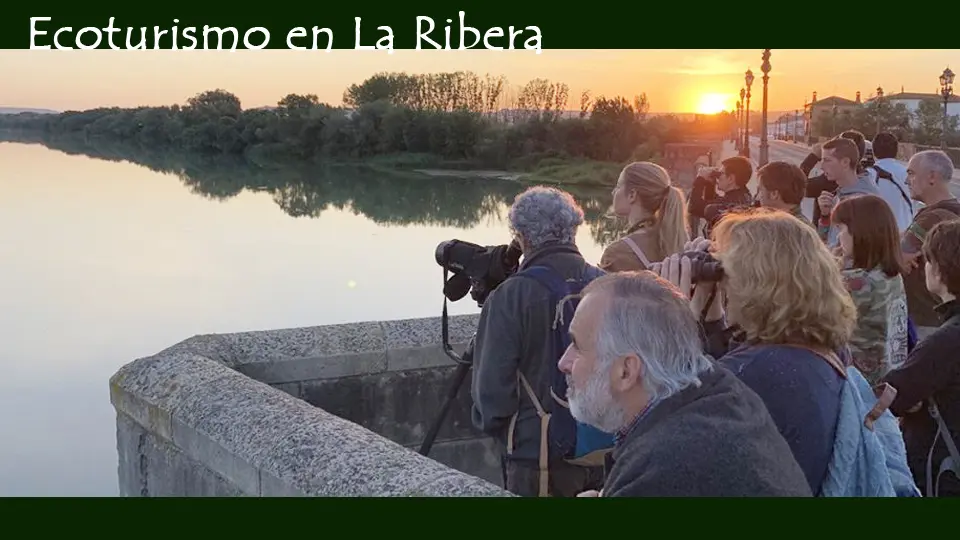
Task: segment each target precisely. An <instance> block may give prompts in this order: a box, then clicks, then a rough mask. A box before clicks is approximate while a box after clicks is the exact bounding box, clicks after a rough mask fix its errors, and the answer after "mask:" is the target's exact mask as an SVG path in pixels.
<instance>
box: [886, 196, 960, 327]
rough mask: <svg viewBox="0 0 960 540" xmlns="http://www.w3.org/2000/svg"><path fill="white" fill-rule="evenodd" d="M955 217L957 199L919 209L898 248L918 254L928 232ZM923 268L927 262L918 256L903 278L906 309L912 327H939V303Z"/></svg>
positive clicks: (958, 212)
mask: <svg viewBox="0 0 960 540" xmlns="http://www.w3.org/2000/svg"><path fill="white" fill-rule="evenodd" d="M958 217H960V201H958V200H957V199H947V200H945V201H940V202H938V203H936V204H931V205H930V206H926V207H924V208H922V209H921V210H920V211H919V212H917V214H916V215H915V216H914V217H913V222H912V223H910V226H909V227H907V230H906V231H904V233H903V238H902V240H901V245H900V248H901V249H902V250H903V252H904V253H917V252H919V251H920V250H921V248H922V247H923V241H924V239H925V238H926V236H927V232H929V231H930V229H933V227H934V226H935V225H936V224H937V223H939V222H941V221H944V220H952V219H956V218H958ZM925 265H926V260H925V259H924V257H923V255H921V256H920V258H919V259H918V260H917V265H916V266H915V267H914V268H913V270H911V271H910V273H908V274H904V276H903V287H904V289H905V290H906V293H907V309H908V310H909V315H910V319H911V320H912V321H913V324H915V325H917V326H928V327H929V326H939V325H940V323H941V322H942V321H941V320H940V316H939V315H938V314H937V310H936V307H937V304H939V303H940V299H939V298H937V297H936V296H935V295H934V294H933V293H931V292H930V291H928V290H927V278H926V273H925V271H924V266H925Z"/></svg>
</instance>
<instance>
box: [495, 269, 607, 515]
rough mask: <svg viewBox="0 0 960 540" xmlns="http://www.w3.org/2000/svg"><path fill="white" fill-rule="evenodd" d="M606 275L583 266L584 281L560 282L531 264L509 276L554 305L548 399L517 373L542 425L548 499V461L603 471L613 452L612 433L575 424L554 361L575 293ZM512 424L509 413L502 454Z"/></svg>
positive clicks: (564, 342) (565, 340)
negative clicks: (541, 290) (543, 292)
mask: <svg viewBox="0 0 960 540" xmlns="http://www.w3.org/2000/svg"><path fill="white" fill-rule="evenodd" d="M604 274H605V272H604V271H603V270H601V269H599V268H597V267H595V266H592V265H590V264H587V265H586V267H585V268H584V272H583V277H582V278H581V279H579V280H576V279H571V280H565V279H564V278H563V277H562V276H560V275H558V274H557V273H556V272H555V271H554V270H552V269H550V268H548V267H546V266H531V267H529V268H525V269H524V270H521V271H520V272H517V273H516V274H514V276H513V278H526V279H533V280H535V281H537V282H538V283H540V285H542V286H543V287H545V288H546V289H547V290H548V291H550V302H552V305H553V306H555V311H554V321H553V327H552V332H551V338H552V339H549V340H548V341H547V343H548V345H547V346H548V347H550V350H551V354H550V356H549V357H550V358H552V359H554V360H553V364H552V366H551V368H552V369H551V378H550V399H545V400H544V401H543V402H541V401H540V400H539V399H538V398H537V394H536V392H534V390H533V387H532V386H531V385H530V383H529V381H527V379H526V377H524V376H523V374H522V373H520V374H519V379H520V384H521V386H522V388H523V393H525V394H526V396H527V398H528V399H529V400H530V401H532V402H533V405H534V407H535V408H536V410H537V416H539V417H540V422H541V430H540V433H541V438H540V459H539V469H540V493H539V496H541V497H546V496H547V495H548V487H549V476H548V466H549V463H550V462H551V461H552V460H555V459H558V458H559V459H563V460H565V461H566V462H568V463H570V464H571V465H577V466H582V467H602V466H603V465H604V461H605V458H606V455H607V454H608V453H609V452H610V451H611V450H612V449H613V446H614V435H613V434H611V433H605V432H603V431H601V430H599V429H597V428H595V427H593V426H591V425H589V424H585V423H582V422H578V421H577V420H576V419H575V418H574V417H573V415H572V414H571V413H570V405H569V404H568V403H567V401H566V395H567V378H566V375H565V374H564V373H563V372H562V371H560V368H559V366H558V363H559V361H560V357H562V356H563V354H564V352H565V351H566V350H567V347H568V346H569V345H570V333H569V328H570V320H571V319H573V314H574V311H575V310H576V308H577V304H578V303H579V298H578V297H576V296H572V295H579V294H580V292H581V291H582V290H583V288H584V287H585V286H586V285H587V284H588V283H590V282H591V281H593V280H594V279H596V278H598V277H600V276H602V275H604ZM516 420H517V415H514V416H513V418H512V419H511V421H510V427H509V432H508V433H509V435H508V442H507V453H508V454H509V453H511V451H512V446H513V445H512V440H513V430H514V426H515V423H516Z"/></svg>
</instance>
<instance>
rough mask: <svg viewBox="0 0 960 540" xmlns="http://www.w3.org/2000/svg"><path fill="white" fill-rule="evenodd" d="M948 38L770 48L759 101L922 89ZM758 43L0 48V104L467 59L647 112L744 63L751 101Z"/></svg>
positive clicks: (58, 106)
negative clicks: (640, 99)
mask: <svg viewBox="0 0 960 540" xmlns="http://www.w3.org/2000/svg"><path fill="white" fill-rule="evenodd" d="M958 51H960V50H957V49H953V50H950V49H933V50H931V49H927V50H917V49H893V50H891V49H879V50H825V49H773V50H772V57H771V60H770V62H771V64H772V70H771V72H770V83H769V90H768V102H769V109H770V110H774V111H778V110H791V109H802V107H803V104H804V100H807V99H809V98H810V96H811V94H812V93H813V92H814V91H816V92H817V93H818V98H820V99H822V98H825V97H828V96H831V95H840V96H844V97H848V98H850V99H853V98H854V95H855V94H856V92H857V91H860V92H861V94H862V96H863V98H864V99H866V98H868V97H870V96H872V95H873V94H874V93H875V91H876V88H877V86H878V85H879V86H881V87H883V89H884V92H885V93H886V94H891V93H894V92H899V91H900V89H901V87H902V88H903V89H904V90H905V91H907V92H934V91H936V90H937V88H938V85H939V83H938V77H939V76H940V73H941V72H942V71H943V69H944V68H945V67H947V66H948V65H950V63H951V61H954V66H955V69H956V66H960V62H956V60H958V59H960V54H958ZM762 52H763V51H762V49H749V50H732V49H629V50H590V49H583V50H579V49H577V50H570V49H567V50H557V49H546V50H543V51H542V52H541V54H535V52H534V51H527V50H515V51H494V50H465V51H458V50H450V51H442V50H433V51H427V50H420V51H415V50H396V51H393V54H387V52H386V51H356V50H332V51H329V52H328V51H324V50H318V51H293V50H257V51H232V52H231V51H213V50H210V51H195V50H194V51H183V50H156V51H154V50H139V51H134V50H120V51H113V50H90V51H82V50H72V51H68V50H49V51H46V50H2V51H0V73H3V74H4V77H3V78H4V82H3V85H2V87H0V107H31V108H49V109H55V110H82V109H90V108H94V107H104V106H120V107H134V106H140V105H171V104H175V103H184V102H185V101H186V100H187V98H189V97H191V96H193V95H195V94H197V93H199V92H202V91H204V90H212V89H216V88H222V89H224V90H228V91H230V92H232V93H234V94H236V95H237V96H238V97H239V98H240V100H241V103H242V105H243V107H244V108H250V107H260V106H266V105H275V104H276V102H277V101H278V100H279V99H280V98H282V97H283V96H285V95H286V94H289V93H298V94H316V95H317V96H318V97H319V98H320V100H321V101H324V102H327V103H330V104H333V105H339V104H340V103H341V97H342V95H343V91H344V89H346V88H347V87H348V86H349V85H350V84H353V83H358V82H361V81H362V80H363V79H365V78H367V77H369V76H370V75H372V74H374V73H377V72H381V71H403V72H407V73H436V72H444V71H459V70H464V71H473V72H475V73H477V74H479V75H483V74H490V75H503V76H505V77H506V78H507V79H508V80H509V82H510V83H511V84H513V85H517V86H520V85H523V84H524V83H526V82H527V81H529V80H531V79H535V78H546V79H549V80H551V81H555V82H563V83H566V84H567V85H568V86H569V88H570V98H569V102H568V105H567V108H568V109H571V110H573V109H577V108H578V107H579V96H580V94H581V92H583V91H584V90H589V91H590V92H591V94H592V95H594V96H599V95H604V96H614V95H622V96H625V97H628V98H629V99H631V100H632V98H633V96H634V95H636V94H639V93H641V92H645V93H646V94H647V97H648V99H649V102H650V110H651V112H677V113H685V112H701V113H710V112H717V111H718V110H720V109H724V110H732V109H733V107H734V104H735V103H736V101H737V99H738V98H739V92H740V88H741V87H742V86H743V84H744V83H743V79H744V72H745V71H746V70H747V69H748V68H749V69H752V70H753V72H754V74H755V76H756V81H755V82H754V84H753V90H754V91H753V93H752V95H753V98H752V100H751V109H753V110H758V109H759V108H760V103H761V96H762V91H761V88H762V83H761V80H760V77H761V76H762V73H761V72H760V63H761V58H760V55H761V53H762Z"/></svg>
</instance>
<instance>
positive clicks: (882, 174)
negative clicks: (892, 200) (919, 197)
mask: <svg viewBox="0 0 960 540" xmlns="http://www.w3.org/2000/svg"><path fill="white" fill-rule="evenodd" d="M872 167H873V168H874V170H876V171H877V184H880V179H881V178H884V179H886V180H889V181H890V183H891V184H893V185H894V186H896V187H897V191H899V192H900V196H901V197H903V200H904V201H906V203H907V207H909V208H910V211H911V212H913V201H912V200H910V196H909V195H907V192H906V191H904V190H903V188H902V187H900V184H898V183H897V181H896V180H894V179H893V175H892V174H890V173H889V172H888V171H887V170H886V169H884V168H883V167H880V166H879V165H873V166H872Z"/></svg>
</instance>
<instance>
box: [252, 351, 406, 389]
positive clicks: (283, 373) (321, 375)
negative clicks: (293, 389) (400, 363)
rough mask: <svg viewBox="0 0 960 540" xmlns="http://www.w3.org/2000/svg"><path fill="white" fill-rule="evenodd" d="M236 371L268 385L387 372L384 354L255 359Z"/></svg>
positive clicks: (380, 352)
mask: <svg viewBox="0 0 960 540" xmlns="http://www.w3.org/2000/svg"><path fill="white" fill-rule="evenodd" d="M236 368H237V371H239V372H241V373H243V374H244V375H246V376H248V377H250V378H252V379H255V380H258V381H260V382H263V383H267V384H279V383H292V382H299V381H306V380H312V379H338V378H341V377H352V376H354V375H364V374H367V373H379V372H381V371H384V370H386V368H387V353H386V351H376V352H370V353H359V354H340V355H336V356H309V357H292V356H291V357H283V358H280V357H271V358H258V359H257V360H256V361H251V362H247V363H243V364H238V365H237V366H236Z"/></svg>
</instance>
